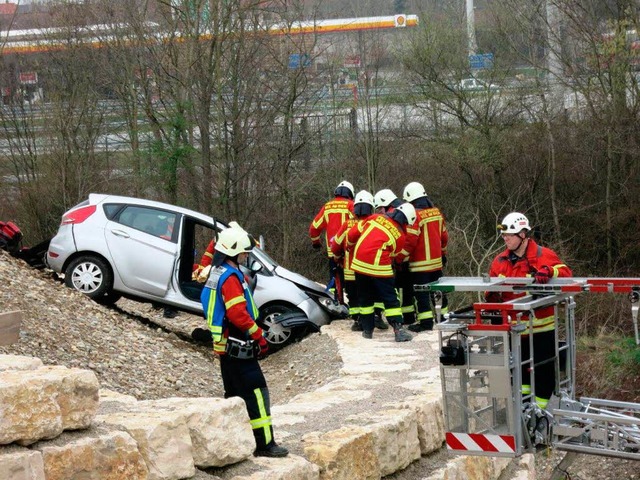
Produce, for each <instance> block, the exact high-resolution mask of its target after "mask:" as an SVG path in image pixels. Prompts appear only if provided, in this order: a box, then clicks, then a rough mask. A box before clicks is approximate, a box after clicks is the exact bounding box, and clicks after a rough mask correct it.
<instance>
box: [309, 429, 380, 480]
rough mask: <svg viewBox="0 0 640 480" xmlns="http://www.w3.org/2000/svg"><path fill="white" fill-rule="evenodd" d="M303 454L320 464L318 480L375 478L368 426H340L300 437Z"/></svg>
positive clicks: (376, 468) (376, 466) (377, 470)
mask: <svg viewBox="0 0 640 480" xmlns="http://www.w3.org/2000/svg"><path fill="white" fill-rule="evenodd" d="M303 441H304V443H305V444H306V445H305V447H304V453H305V455H306V457H307V458H308V459H309V461H311V462H313V463H315V464H316V465H318V466H319V467H320V479H321V480H373V479H376V480H377V479H379V478H380V477H381V475H380V465H379V463H378V458H377V456H376V449H375V441H374V436H373V433H372V432H371V430H370V429H367V428H364V427H358V426H350V427H342V428H340V429H338V430H332V431H330V432H326V433H323V434H319V433H313V434H308V435H305V436H304V437H303Z"/></svg>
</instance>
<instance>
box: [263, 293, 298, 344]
mask: <svg viewBox="0 0 640 480" xmlns="http://www.w3.org/2000/svg"><path fill="white" fill-rule="evenodd" d="M299 311H300V310H298V309H297V308H295V307H290V306H288V305H282V304H276V305H269V306H267V307H264V308H263V309H261V310H260V326H261V327H262V328H263V329H264V332H265V338H266V339H267V342H268V343H269V349H270V350H271V351H277V350H280V349H281V348H282V347H284V346H285V345H288V344H289V343H291V342H292V341H293V340H294V339H295V338H296V337H297V335H295V333H296V332H294V330H293V328H290V327H284V326H282V325H281V324H279V323H277V321H276V319H277V318H278V317H279V316H280V315H282V314H284V313H291V312H299Z"/></svg>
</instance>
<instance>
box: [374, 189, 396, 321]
mask: <svg viewBox="0 0 640 480" xmlns="http://www.w3.org/2000/svg"><path fill="white" fill-rule="evenodd" d="M400 205H402V201H400V199H399V198H398V197H397V195H396V194H395V193H393V190H390V189H388V188H384V189H382V190H378V191H377V192H376V194H375V195H374V196H373V206H374V207H375V212H376V213H391V212H392V211H393V209H394V208H398V206H400ZM399 267H400V268H396V270H395V279H396V288H402V287H401V285H400V284H401V283H402V281H403V272H402V268H401V266H399ZM382 312H384V304H382V303H381V302H376V303H375V304H374V320H375V325H376V327H379V328H384V327H382V325H384V326H386V323H385V321H384V320H383V319H382Z"/></svg>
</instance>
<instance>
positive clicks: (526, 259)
mask: <svg viewBox="0 0 640 480" xmlns="http://www.w3.org/2000/svg"><path fill="white" fill-rule="evenodd" d="M542 267H549V270H550V272H551V276H552V277H554V278H555V277H571V276H572V275H573V274H572V273H571V269H570V268H569V267H567V266H566V265H565V264H564V263H562V261H561V260H560V258H558V255H557V254H556V253H555V252H554V251H553V250H551V249H550V248H546V247H543V246H541V245H538V244H537V243H536V242H535V241H534V240H533V239H532V238H529V243H528V244H527V249H526V251H525V253H524V255H523V256H522V257H517V256H516V255H515V254H514V253H513V252H512V251H511V250H509V249H505V250H504V251H503V252H502V253H500V254H499V255H498V256H497V257H496V258H494V259H493V262H492V263H491V268H490V269H489V276H491V277H531V276H534V275H535V273H536V272H537V271H538V270H540V269H541V268H542ZM524 295H526V292H523V293H514V292H501V299H502V301H504V302H506V301H509V300H513V299H514V298H518V297H522V296H524ZM553 310H554V308H553V305H551V306H548V307H543V308H539V309H537V310H536V311H535V317H536V318H535V319H534V320H533V333H539V332H548V331H551V330H553V329H554V321H553ZM529 333H531V331H530V329H529V328H528V327H527V330H526V331H525V332H524V334H525V335H527V334H529Z"/></svg>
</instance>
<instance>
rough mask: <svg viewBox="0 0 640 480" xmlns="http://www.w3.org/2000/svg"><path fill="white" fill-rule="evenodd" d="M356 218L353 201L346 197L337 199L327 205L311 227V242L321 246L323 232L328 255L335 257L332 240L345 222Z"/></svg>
mask: <svg viewBox="0 0 640 480" xmlns="http://www.w3.org/2000/svg"><path fill="white" fill-rule="evenodd" d="M352 218H354V216H353V200H350V199H348V198H344V197H336V198H334V199H333V200H329V201H328V202H327V203H325V204H324V205H323V206H322V208H321V209H320V211H319V212H318V214H317V215H316V216H315V218H314V219H313V222H311V225H310V226H309V236H310V237H311V242H312V243H314V244H316V245H317V244H320V237H321V236H322V232H323V231H324V234H325V242H326V245H327V255H329V258H332V257H333V253H332V252H331V239H332V238H333V237H334V236H335V234H336V233H337V232H338V230H339V229H340V227H341V226H342V224H343V223H344V222H346V221H347V220H349V219H352Z"/></svg>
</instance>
